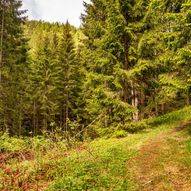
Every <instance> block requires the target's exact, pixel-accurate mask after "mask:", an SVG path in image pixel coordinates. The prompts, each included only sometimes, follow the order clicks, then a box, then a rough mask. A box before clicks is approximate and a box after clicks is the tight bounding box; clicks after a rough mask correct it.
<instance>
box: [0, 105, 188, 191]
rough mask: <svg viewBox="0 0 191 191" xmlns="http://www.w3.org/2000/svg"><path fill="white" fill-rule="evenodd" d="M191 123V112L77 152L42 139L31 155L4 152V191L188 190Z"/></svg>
mask: <svg viewBox="0 0 191 191" xmlns="http://www.w3.org/2000/svg"><path fill="white" fill-rule="evenodd" d="M190 121H191V108H189V107H188V108H185V109H183V110H180V111H176V112H173V113H171V114H167V115H165V116H162V117H160V118H156V119H152V123H151V122H150V124H153V125H154V126H150V127H149V129H145V130H142V131H141V132H139V133H136V134H129V135H128V136H127V137H125V138H122V139H99V140H95V141H93V142H87V143H84V144H83V145H79V144H78V145H76V147H74V148H73V149H71V150H67V149H66V148H65V149H64V148H63V147H62V144H61V143H59V142H58V143H55V146H54V147H50V146H47V147H46V146H45V145H46V144H47V142H46V141H45V140H43V139H41V141H40V144H39V142H38V141H37V139H36V140H35V144H36V145H37V142H38V144H39V146H38V147H35V148H36V150H34V147H32V148H31V146H30V149H31V150H29V152H27V153H26V152H23V150H22V151H21V150H20V151H19V150H18V149H17V150H15V151H14V152H13V150H12V151H11V150H10V149H9V152H8V151H6V149H5V148H4V150H3V151H2V152H1V155H0V168H1V171H0V180H1V181H0V189H1V190H4V191H6V190H23V191H24V190H27V191H28V190H49V191H74V190H75V191H76V190H79V191H83V190H94V191H95V190H97V191H102V190H107V191H110V190H112V191H117V190H118V191H127V190H129V191H153V190H154V191H161V190H165V191H188V190H190V188H191V123H190ZM14 141H15V143H16V142H17V145H19V144H21V141H19V140H14ZM42 143H43V144H42ZM15 145H16V144H15ZM9 146H10V145H9ZM21 148H23V147H21ZM8 156H9V157H8ZM3 157H4V158H3ZM6 157H7V158H6Z"/></svg>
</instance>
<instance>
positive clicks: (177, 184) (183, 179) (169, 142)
mask: <svg viewBox="0 0 191 191" xmlns="http://www.w3.org/2000/svg"><path fill="white" fill-rule="evenodd" d="M188 126H190V123H188V122H187V123H185V124H182V126H180V127H178V128H174V129H171V130H169V131H168V132H165V133H161V134H160V135H158V136H156V137H155V138H152V139H150V140H148V141H147V142H146V143H145V144H143V145H142V146H141V147H140V149H139V151H138V155H137V156H136V157H134V158H133V159H131V160H130V161H129V162H128V165H130V166H131V167H132V169H131V172H130V174H131V175H132V179H133V180H134V182H135V183H136V184H138V189H137V190H139V191H190V190H191V167H188V166H185V165H184V164H183V160H184V157H185V156H184V151H183V150H184V149H182V148H183V147H184V143H185V141H186V139H187V138H188V135H187V136H186V133H185V131H186V128H187V127H188Z"/></svg>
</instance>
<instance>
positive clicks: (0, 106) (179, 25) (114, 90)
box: [0, 0, 191, 140]
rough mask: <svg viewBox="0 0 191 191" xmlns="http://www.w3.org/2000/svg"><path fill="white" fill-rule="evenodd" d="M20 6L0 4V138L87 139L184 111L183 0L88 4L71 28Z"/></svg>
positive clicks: (188, 86) (189, 75)
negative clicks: (28, 15)
mask: <svg viewBox="0 0 191 191" xmlns="http://www.w3.org/2000/svg"><path fill="white" fill-rule="evenodd" d="M20 7H21V1H18V0H3V1H1V2H0V28H1V33H0V37H1V38H0V128H1V130H2V131H9V132H10V133H11V134H13V135H15V134H16V135H29V134H30V133H32V135H37V134H41V133H43V132H44V131H52V130H55V129H60V130H61V131H62V132H63V134H64V135H65V136H66V138H67V139H68V140H69V139H70V137H71V136H73V137H77V138H78V139H83V138H84V137H93V138H94V137H96V136H100V135H108V134H109V135H111V134H113V133H114V132H116V131H119V132H122V131H124V130H128V131H129V128H130V126H131V124H132V122H134V121H139V120H141V119H145V118H148V117H150V116H155V115H160V114H163V113H167V112H169V111H172V110H176V109H178V108H182V107H184V106H185V105H190V98H191V96H190V93H191V70H190V63H191V11H190V10H191V1H190V0H181V1H177V0H164V1H162V0H123V1H122V0H107V1H106V0H91V2H90V3H84V7H85V13H84V14H83V15H82V16H81V20H82V26H81V27H80V28H79V29H76V28H75V27H73V26H71V25H70V24H69V23H68V22H67V23H65V24H59V23H54V24H50V23H46V22H42V21H41V22H37V21H25V18H23V17H22V14H23V13H24V11H21V10H20ZM27 41H28V43H27ZM127 124H130V125H127ZM127 126H128V128H127Z"/></svg>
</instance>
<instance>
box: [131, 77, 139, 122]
mask: <svg viewBox="0 0 191 191" xmlns="http://www.w3.org/2000/svg"><path fill="white" fill-rule="evenodd" d="M131 97H132V98H131V104H132V106H133V107H134V108H135V109H138V105H139V99H138V91H137V90H136V89H135V86H134V83H133V82H132V81H131ZM138 120H139V112H138V111H136V112H135V113H133V121H138Z"/></svg>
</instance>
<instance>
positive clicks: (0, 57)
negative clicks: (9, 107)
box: [0, 1, 5, 83]
mask: <svg viewBox="0 0 191 191" xmlns="http://www.w3.org/2000/svg"><path fill="white" fill-rule="evenodd" d="M2 4H3V5H2V18H1V37H0V83H1V80H2V67H3V36H4V24H5V23H4V22H5V5H4V1H3V2H2Z"/></svg>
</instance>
